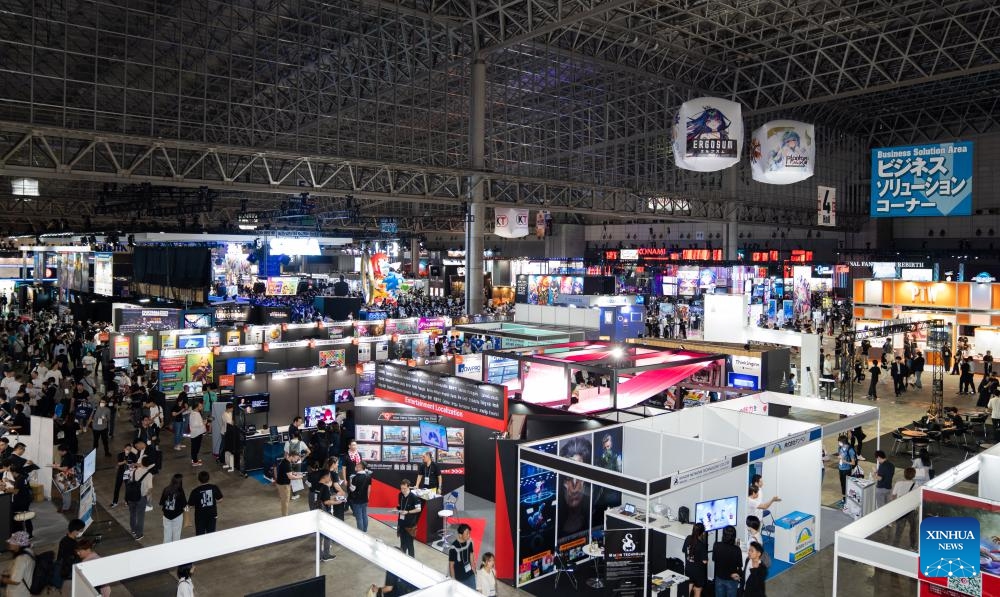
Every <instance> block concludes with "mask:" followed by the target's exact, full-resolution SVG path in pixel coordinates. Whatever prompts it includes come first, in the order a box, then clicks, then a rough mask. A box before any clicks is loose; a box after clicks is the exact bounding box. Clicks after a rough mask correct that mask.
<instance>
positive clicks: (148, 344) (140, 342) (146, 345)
mask: <svg viewBox="0 0 1000 597" xmlns="http://www.w3.org/2000/svg"><path fill="white" fill-rule="evenodd" d="M151 350H153V337H152V336H150V335H147V334H140V335H138V336H136V337H135V353H136V354H137V355H139V356H140V357H141V356H145V354H146V353H147V352H149V351H151Z"/></svg>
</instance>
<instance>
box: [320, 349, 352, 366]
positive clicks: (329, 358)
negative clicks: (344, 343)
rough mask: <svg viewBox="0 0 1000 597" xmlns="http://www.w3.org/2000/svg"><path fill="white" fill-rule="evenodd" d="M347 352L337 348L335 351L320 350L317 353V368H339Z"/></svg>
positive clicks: (344, 361) (343, 362) (344, 360)
mask: <svg viewBox="0 0 1000 597" xmlns="http://www.w3.org/2000/svg"><path fill="white" fill-rule="evenodd" d="M346 354H347V351H346V350H344V349H343V348H338V349H336V350H321V351H319V366H320V367H334V368H338V369H339V368H341V367H343V366H344V364H345V363H346V362H347V361H346V356H345V355H346Z"/></svg>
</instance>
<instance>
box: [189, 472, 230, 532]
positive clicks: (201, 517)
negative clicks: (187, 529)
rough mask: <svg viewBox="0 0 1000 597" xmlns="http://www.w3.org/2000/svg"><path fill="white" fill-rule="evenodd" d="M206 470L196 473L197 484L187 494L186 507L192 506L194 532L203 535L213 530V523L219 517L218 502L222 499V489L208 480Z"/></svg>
mask: <svg viewBox="0 0 1000 597" xmlns="http://www.w3.org/2000/svg"><path fill="white" fill-rule="evenodd" d="M208 481H209V475H208V471H201V472H199V473H198V483H199V485H198V486H197V487H195V488H194V489H192V490H191V495H190V496H188V500H187V505H188V508H194V533H195V535H205V534H207V533H214V532H215V524H216V522H217V521H218V519H219V502H221V501H222V490H220V489H219V488H218V487H217V486H216V485H213V484H211V483H209V482H208Z"/></svg>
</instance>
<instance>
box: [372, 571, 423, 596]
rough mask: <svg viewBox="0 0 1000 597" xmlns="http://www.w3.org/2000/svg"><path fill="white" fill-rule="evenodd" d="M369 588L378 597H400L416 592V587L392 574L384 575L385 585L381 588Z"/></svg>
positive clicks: (373, 586)
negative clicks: (387, 596) (388, 596)
mask: <svg viewBox="0 0 1000 597" xmlns="http://www.w3.org/2000/svg"><path fill="white" fill-rule="evenodd" d="M371 588H372V589H375V591H376V592H377V594H378V597H384V596H386V595H391V597H400V596H402V595H407V594H409V593H412V592H413V591H415V590H416V587H414V586H413V585H411V584H410V583H408V582H406V581H405V580H403V579H401V578H399V577H398V576H396V575H395V574H393V573H392V572H386V573H385V585H383V586H381V587H377V586H375V585H372V587H371Z"/></svg>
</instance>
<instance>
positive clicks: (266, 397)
mask: <svg viewBox="0 0 1000 597" xmlns="http://www.w3.org/2000/svg"><path fill="white" fill-rule="evenodd" d="M236 406H237V408H239V409H241V410H243V412H245V413H247V414H248V415H250V414H254V413H266V412H267V411H269V410H271V394H269V393H266V392H265V393H262V394H246V395H245V396H237V397H236Z"/></svg>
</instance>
